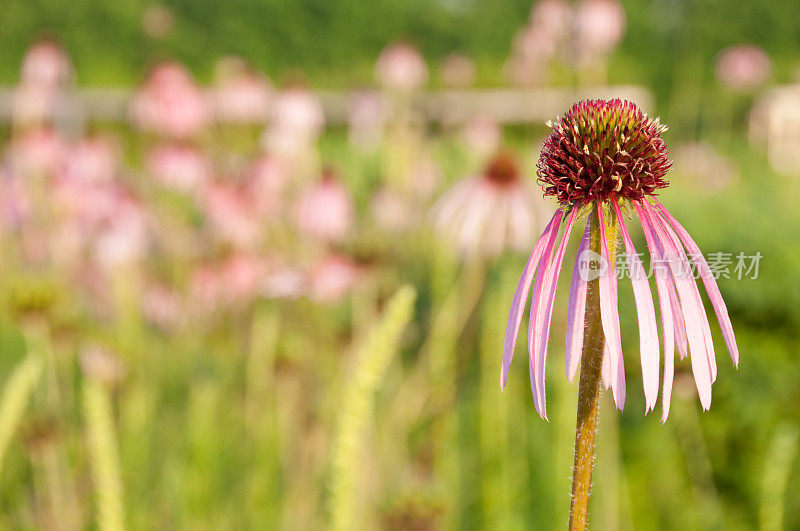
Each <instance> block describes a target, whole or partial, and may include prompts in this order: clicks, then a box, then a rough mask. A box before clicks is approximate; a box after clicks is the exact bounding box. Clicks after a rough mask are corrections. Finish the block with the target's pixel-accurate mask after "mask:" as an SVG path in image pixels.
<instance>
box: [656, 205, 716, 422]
mask: <svg viewBox="0 0 800 531" xmlns="http://www.w3.org/2000/svg"><path fill="white" fill-rule="evenodd" d="M642 204H643V206H644V209H643V210H644V212H646V215H647V216H648V218H647V219H648V222H649V223H650V225H651V227H653V229H654V233H655V235H656V237H657V238H658V240H659V242H660V244H661V246H662V248H663V249H664V253H665V257H666V258H667V261H668V262H669V267H670V271H671V273H672V278H673V279H674V281H675V286H676V288H677V291H678V297H679V298H680V307H681V310H682V311H683V314H684V323H685V324H686V335H687V338H688V341H689V352H690V354H691V361H692V373H693V374H694V381H695V384H696V385H697V393H698V395H699V396H700V404H701V405H702V406H703V409H708V408H709V407H711V368H710V366H709V364H708V356H707V352H706V343H705V337H704V334H703V329H702V325H701V322H702V317H701V314H702V313H703V308H702V306H698V301H697V299H695V297H694V294H693V293H692V285H693V284H694V282H693V279H691V278H688V275H687V273H686V271H685V270H684V271H681V266H682V265H683V263H682V262H683V261H681V259H680V251H679V250H678V249H677V248H676V247H675V244H674V243H673V241H672V239H671V238H670V236H669V235H668V234H667V233H666V231H665V230H664V227H663V226H662V224H661V223H660V221H659V220H658V219H657V217H655V215H654V214H655V213H654V212H653V211H652V210H651V209H650V207H649V205H648V204H647V203H646V202H643V203H642ZM695 288H696V286H695Z"/></svg>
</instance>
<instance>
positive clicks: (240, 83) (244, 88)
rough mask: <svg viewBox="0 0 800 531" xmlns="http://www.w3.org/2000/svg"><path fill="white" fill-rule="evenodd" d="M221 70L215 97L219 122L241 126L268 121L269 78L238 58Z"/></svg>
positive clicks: (231, 59)
mask: <svg viewBox="0 0 800 531" xmlns="http://www.w3.org/2000/svg"><path fill="white" fill-rule="evenodd" d="M221 69H222V70H223V72H222V73H221V74H220V76H221V79H219V82H218V84H217V86H216V87H215V88H214V93H213V98H214V112H215V115H216V118H217V120H219V121H221V122H232V123H238V124H247V123H262V122H264V121H266V119H267V116H268V113H269V105H270V97H271V92H272V86H271V85H270V83H269V81H268V80H267V78H266V77H265V76H263V75H261V74H260V73H258V72H255V71H254V70H251V69H250V68H249V67H248V66H247V65H246V64H244V62H243V61H241V60H238V61H237V60H236V58H230V59H228V61H227V63H226V65H225V66H224V67H222V68H221Z"/></svg>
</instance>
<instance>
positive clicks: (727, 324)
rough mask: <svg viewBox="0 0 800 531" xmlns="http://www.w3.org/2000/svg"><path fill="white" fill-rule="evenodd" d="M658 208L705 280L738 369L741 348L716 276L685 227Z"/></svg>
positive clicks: (723, 335)
mask: <svg viewBox="0 0 800 531" xmlns="http://www.w3.org/2000/svg"><path fill="white" fill-rule="evenodd" d="M658 206H659V207H660V209H661V215H662V216H663V217H665V218H666V219H667V220H668V221H669V222H670V224H671V225H672V227H673V228H674V229H675V231H676V232H677V233H678V236H680V239H681V241H682V242H683V245H685V246H686V249H688V250H689V254H690V255H691V258H692V261H693V262H694V263H695V264H696V265H697V267H698V268H699V269H700V278H701V279H702V280H703V284H704V285H705V287H706V293H707V294H708V298H709V299H710V300H711V305H712V306H713V307H714V312H715V313H716V314H717V320H718V321H719V326H720V328H721V329H722V337H723V338H725V344H726V345H727V347H728V351H729V352H730V354H731V359H732V360H733V364H734V366H736V367H738V366H739V347H738V346H737V345H736V337H735V336H734V335H733V325H732V324H731V318H730V316H728V307H727V306H725V301H724V300H723V299H722V294H721V293H720V292H719V287H718V286H717V281H716V280H715V279H714V274H713V273H712V272H711V268H710V267H708V262H706V259H705V257H704V256H703V253H701V252H700V247H698V246H697V244H696V243H695V241H694V239H692V237H691V236H690V235H689V232H687V230H686V229H685V228H683V225H681V224H680V223H678V220H676V219H675V218H674V217H673V216H672V214H670V213H669V212H668V211H667V209H666V208H664V206H663V205H661V204H659V205H658Z"/></svg>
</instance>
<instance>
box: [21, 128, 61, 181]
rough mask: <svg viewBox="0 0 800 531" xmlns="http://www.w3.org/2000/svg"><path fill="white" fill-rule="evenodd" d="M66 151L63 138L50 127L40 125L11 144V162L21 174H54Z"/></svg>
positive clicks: (58, 168) (59, 166)
mask: <svg viewBox="0 0 800 531" xmlns="http://www.w3.org/2000/svg"><path fill="white" fill-rule="evenodd" d="M67 152H68V148H67V144H66V142H65V141H64V139H63V138H62V137H61V136H60V135H59V134H58V133H56V132H55V131H54V130H53V129H52V128H49V127H41V128H37V129H33V130H31V131H28V132H26V133H25V135H24V136H22V137H21V138H19V139H17V140H15V141H14V142H13V144H12V145H11V164H12V167H13V169H14V170H15V172H16V173H18V174H20V175H23V176H26V177H28V176H41V175H50V176H52V175H54V174H55V173H56V172H57V171H58V170H60V169H61V168H62V166H63V164H64V159H65V156H66V154H67Z"/></svg>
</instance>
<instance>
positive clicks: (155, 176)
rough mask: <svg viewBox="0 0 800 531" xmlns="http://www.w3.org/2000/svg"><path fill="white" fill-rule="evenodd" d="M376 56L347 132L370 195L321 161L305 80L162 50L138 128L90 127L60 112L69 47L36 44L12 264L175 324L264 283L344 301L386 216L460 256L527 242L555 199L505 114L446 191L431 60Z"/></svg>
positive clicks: (10, 165)
mask: <svg viewBox="0 0 800 531" xmlns="http://www.w3.org/2000/svg"><path fill="white" fill-rule="evenodd" d="M375 73H376V78H377V81H378V82H379V84H380V86H381V87H382V90H381V91H371V92H366V91H365V92H363V93H359V92H356V93H354V95H353V97H352V99H351V106H350V109H349V110H350V112H349V135H348V138H349V142H350V144H351V148H353V151H354V152H360V153H361V154H362V156H363V157H364V160H374V161H377V163H378V166H379V177H378V179H377V183H376V184H374V186H370V187H368V188H369V191H368V193H369V196H370V197H369V199H368V201H366V204H365V205H364V208H360V207H359V205H357V204H356V201H355V199H354V197H353V190H351V189H350V187H349V185H348V182H352V180H351V179H348V176H347V175H342V172H341V169H337V168H333V167H330V166H327V165H326V164H323V161H322V160H321V159H322V157H321V156H320V154H319V149H318V146H317V141H318V138H319V137H320V135H321V134H322V132H323V130H324V128H325V113H324V112H323V107H322V105H321V102H320V100H319V98H318V96H317V95H316V94H315V93H314V92H312V91H310V90H309V89H307V88H306V87H305V86H304V85H303V84H302V83H298V82H293V83H289V84H287V85H285V86H283V87H282V88H280V89H276V88H274V87H273V85H272V84H271V83H270V81H269V80H268V79H267V78H266V77H265V76H263V75H262V74H260V73H259V72H256V71H254V70H253V69H252V68H250V67H249V66H248V65H247V64H246V63H245V62H244V61H242V60H240V59H236V58H228V59H225V60H223V61H221V62H220V63H219V66H218V68H217V71H216V82H215V84H214V86H213V87H212V88H211V89H208V90H206V89H203V88H201V87H200V86H198V84H197V83H196V82H195V80H194V78H193V76H192V75H191V73H190V72H189V71H188V70H187V69H186V68H185V67H184V66H182V65H180V64H178V63H176V62H163V63H160V64H158V65H156V66H155V67H153V68H152V69H151V70H150V72H149V74H148V76H147V78H146V80H145V82H144V83H143V84H142V85H141V86H140V87H139V88H138V89H137V90H136V91H135V94H134V96H133V97H132V99H131V101H130V104H129V108H128V117H129V120H130V123H131V125H132V127H133V130H132V131H131V130H129V129H125V130H121V131H117V132H116V133H114V134H112V133H109V132H107V131H103V130H101V129H100V128H99V127H98V126H97V125H92V126H89V127H88V128H83V127H82V128H80V129H81V130H80V131H77V132H76V131H75V129H74V128H72V127H71V128H65V127H62V124H61V123H60V122H59V120H58V117H59V115H60V114H59V113H60V112H61V108H60V107H61V105H62V104H63V101H64V97H65V95H66V94H68V92H69V91H70V89H71V83H72V79H73V75H72V66H71V63H70V60H69V57H68V55H67V53H66V52H65V50H64V49H63V48H61V47H60V46H59V45H58V44H56V43H55V42H54V41H49V40H48V41H42V42H38V43H36V44H35V45H34V46H33V47H32V48H31V49H30V51H29V52H28V54H27V55H26V57H25V59H24V65H23V68H22V74H21V81H20V84H19V87H18V89H17V97H16V100H15V114H14V119H13V124H12V131H11V139H10V142H9V143H8V145H7V146H6V147H5V149H4V152H3V158H2V164H1V165H0V242H2V245H3V246H4V247H5V248H6V250H7V255H8V256H11V257H13V258H12V259H11V260H9V261H8V262H7V264H6V267H7V268H9V269H12V268H14V267H16V270H17V271H26V272H31V273H34V274H41V275H43V276H51V277H53V278H57V279H58V280H59V282H61V283H63V285H65V286H68V289H69V290H70V295H69V296H70V299H71V300H72V301H76V302H77V301H80V302H81V303H85V304H86V307H87V308H88V309H89V310H90V311H94V312H95V313H96V314H97V315H98V316H102V315H106V314H108V313H109V312H113V311H115V310H119V307H118V306H119V304H120V301H119V300H116V298H118V297H119V296H120V295H119V294H120V293H124V294H127V295H126V297H127V299H126V300H127V302H128V303H130V302H131V301H134V302H135V304H136V306H137V307H138V311H140V312H141V313H142V315H143V317H144V318H145V319H146V320H148V321H149V322H151V323H153V324H154V325H157V326H158V327H161V328H163V329H171V328H174V327H176V326H179V325H181V324H182V323H185V322H186V321H187V316H188V317H189V318H191V319H192V321H193V322H194V323H196V322H197V321H198V318H200V317H202V316H204V315H218V314H219V313H220V312H221V311H222V312H225V311H231V310H236V309H237V308H246V307H248V305H250V304H251V303H253V302H254V301H255V300H257V299H259V298H299V297H306V298H308V299H310V300H312V301H315V302H317V303H328V302H336V301H338V300H340V299H341V298H342V297H345V296H346V295H347V294H348V293H350V292H351V291H352V290H353V289H354V288H355V287H357V286H358V285H359V284H360V283H362V282H363V281H364V280H365V279H367V278H371V277H373V276H374V275H371V271H372V270H373V269H374V267H375V266H374V264H373V263H372V261H371V260H370V259H365V258H364V256H363V255H364V254H369V252H367V253H364V252H363V249H361V250H360V251H359V249H360V243H359V241H360V240H363V239H364V238H365V235H370V234H372V235H373V236H374V234H375V233H376V232H377V234H379V235H380V234H391V235H393V237H394V238H395V240H394V241H395V242H398V246H400V245H401V244H400V243H399V242H400V241H402V240H398V239H397V238H403V237H404V236H405V237H408V235H409V234H414V235H415V237H420V235H425V234H427V232H428V229H429V228H436V229H438V230H439V233H440V234H441V235H443V236H444V238H445V239H446V241H448V243H453V244H454V246H455V250H456V251H457V252H460V253H461V255H462V256H468V255H470V256H479V257H487V256H496V255H498V254H500V253H501V252H502V251H504V250H506V249H509V248H513V249H524V248H525V247H526V246H527V244H528V243H529V241H530V240H531V238H532V237H533V236H534V235H535V233H536V231H537V230H538V228H537V226H538V212H539V211H541V209H537V205H538V204H539V203H540V202H541V201H542V199H540V194H538V193H536V192H534V190H533V189H532V188H531V186H532V183H533V180H532V179H523V177H522V175H521V173H520V169H519V165H518V161H517V160H516V156H515V155H514V153H512V152H510V151H506V150H503V149H502V148H501V143H502V131H501V128H500V126H499V125H498V124H496V123H494V122H493V121H492V120H490V119H487V118H485V117H475V119H474V120H472V121H470V122H468V123H467V124H465V125H463V126H460V128H459V129H458V130H456V131H455V133H456V137H457V138H459V139H460V143H462V144H463V152H464V153H465V157H466V158H468V159H469V160H470V165H471V167H473V168H474V176H472V177H468V178H466V179H464V180H463V181H461V182H460V183H458V184H456V185H455V186H454V187H453V188H452V189H450V190H449V191H444V190H443V187H444V184H445V183H444V181H443V178H442V170H441V169H440V167H439V165H438V164H437V162H436V161H435V160H434V158H433V157H432V156H431V154H430V152H431V149H430V146H429V144H428V142H427V139H426V135H425V127H424V123H423V124H420V122H419V118H420V117H418V116H414V115H413V111H412V107H411V105H410V103H409V102H410V98H409V96H410V95H411V94H412V93H413V92H414V91H416V90H418V89H420V88H421V87H423V86H424V85H425V84H426V82H427V80H428V68H427V65H426V63H425V61H424V60H423V58H422V56H421V55H420V53H419V52H418V51H417V50H416V49H415V48H414V47H412V46H410V45H408V44H405V43H398V44H392V45H390V46H388V47H387V48H386V49H385V50H384V52H383V53H382V54H381V55H380V57H379V58H378V60H377V63H376V68H375ZM473 75H474V69H473V67H472V65H471V63H470V62H469V60H468V59H466V58H464V57H461V56H452V57H450V58H448V60H447V61H445V64H444V67H443V70H442V76H443V78H447V79H448V80H449V81H448V82H449V83H451V84H452V85H453V86H458V85H461V86H463V85H464V84H467V83H471V77H472V76H473ZM437 196H440V197H438V198H437ZM361 247H363V246H361Z"/></svg>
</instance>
